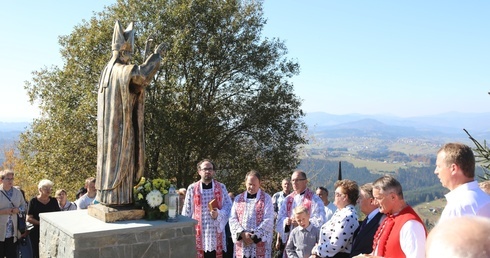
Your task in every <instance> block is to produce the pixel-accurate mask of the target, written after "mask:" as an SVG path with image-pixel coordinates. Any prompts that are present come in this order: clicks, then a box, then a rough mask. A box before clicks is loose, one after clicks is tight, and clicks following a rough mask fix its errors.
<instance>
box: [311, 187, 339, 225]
mask: <svg viewBox="0 0 490 258" xmlns="http://www.w3.org/2000/svg"><path fill="white" fill-rule="evenodd" d="M316 195H318V197H320V199H322V202H323V205H325V207H324V208H325V215H326V216H325V217H326V218H327V221H329V220H330V219H331V218H332V216H333V214H334V213H335V211H336V210H337V206H335V204H333V203H332V202H330V201H329V200H328V190H327V188H325V187H323V186H320V187H318V188H317V189H316Z"/></svg>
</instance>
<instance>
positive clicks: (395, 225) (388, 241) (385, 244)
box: [373, 206, 427, 258]
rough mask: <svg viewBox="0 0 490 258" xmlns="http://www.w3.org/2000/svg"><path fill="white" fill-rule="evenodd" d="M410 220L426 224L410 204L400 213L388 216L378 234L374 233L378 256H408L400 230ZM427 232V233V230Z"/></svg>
mask: <svg viewBox="0 0 490 258" xmlns="http://www.w3.org/2000/svg"><path fill="white" fill-rule="evenodd" d="M409 220H416V221H418V222H420V223H421V224H422V225H424V223H423V222H422V220H421V219H420V217H419V216H418V215H417V213H416V212H415V211H414V210H413V209H412V207H410V206H407V207H405V208H404V209H403V210H401V211H400V213H399V214H398V215H391V214H389V215H387V216H386V219H385V220H384V221H383V224H382V225H381V226H380V227H379V228H378V230H377V231H376V234H374V241H373V251H374V252H376V253H375V254H376V255H377V256H382V257H396V258H403V257H406V256H405V254H404V253H403V251H402V248H401V245H400V230H401V229H402V227H403V225H404V224H405V222H407V221H409ZM424 228H425V227H424ZM425 234H426V235H427V231H426V232H425Z"/></svg>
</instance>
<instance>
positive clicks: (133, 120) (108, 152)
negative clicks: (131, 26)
mask: <svg viewBox="0 0 490 258" xmlns="http://www.w3.org/2000/svg"><path fill="white" fill-rule="evenodd" d="M116 53H117V52H116ZM115 55H116V54H115ZM160 60H161V57H160V55H159V54H152V55H151V56H150V57H149V58H148V59H147V61H146V62H145V63H144V64H142V65H140V66H138V65H126V64H122V63H119V62H118V60H117V59H116V58H115V57H114V56H113V58H112V59H111V61H110V62H109V64H108V65H107V66H106V67H105V68H104V71H103V72H102V75H101V78H100V82H99V90H98V106H97V181H96V188H97V197H96V201H98V202H100V203H102V204H105V205H126V204H132V203H133V186H134V185H135V184H136V183H137V182H138V181H139V179H140V178H141V177H142V176H143V172H144V166H145V139H144V127H143V124H144V117H143V114H144V102H145V86H146V85H147V84H148V83H149V81H150V80H151V79H152V78H153V76H154V75H155V73H156V72H157V71H158V68H159V66H160Z"/></svg>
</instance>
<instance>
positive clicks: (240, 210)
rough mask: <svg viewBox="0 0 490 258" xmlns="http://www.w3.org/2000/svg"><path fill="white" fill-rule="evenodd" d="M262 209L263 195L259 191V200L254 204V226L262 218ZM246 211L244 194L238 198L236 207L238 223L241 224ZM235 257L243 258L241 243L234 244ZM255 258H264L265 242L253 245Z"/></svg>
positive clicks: (263, 205) (263, 203) (258, 223)
mask: <svg viewBox="0 0 490 258" xmlns="http://www.w3.org/2000/svg"><path fill="white" fill-rule="evenodd" d="M264 207H265V194H264V192H262V191H261V193H260V198H259V199H258V200H257V201H256V202H255V208H254V211H255V213H256V215H255V225H256V226H258V225H260V222H262V219H263V218H264V210H265V209H264ZM246 209H247V200H245V193H242V194H240V195H239V196H238V202H237V206H236V213H237V214H238V221H239V222H240V224H241V222H242V218H243V214H244V212H245V210H246ZM245 224H246V222H245ZM236 256H237V257H243V241H238V242H236ZM255 257H256V258H265V242H262V241H260V242H258V243H257V244H255Z"/></svg>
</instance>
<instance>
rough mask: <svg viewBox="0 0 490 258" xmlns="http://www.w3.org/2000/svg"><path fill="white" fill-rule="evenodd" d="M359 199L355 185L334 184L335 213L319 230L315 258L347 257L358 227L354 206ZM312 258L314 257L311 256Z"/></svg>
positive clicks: (340, 182) (314, 250)
mask: <svg viewBox="0 0 490 258" xmlns="http://www.w3.org/2000/svg"><path fill="white" fill-rule="evenodd" d="M358 197H359V187H358V186H357V183H356V182H354V181H352V180H348V179H344V180H340V181H337V183H335V201H334V204H335V206H337V211H336V212H335V213H334V215H333V216H332V218H331V219H330V220H329V221H327V222H326V223H325V224H323V226H322V227H321V229H320V240H319V242H318V244H317V245H316V246H315V247H314V248H313V250H312V254H313V255H316V256H317V257H335V258H343V257H349V254H350V251H351V247H352V237H353V235H354V231H355V230H356V229H357V227H358V226H359V222H358V220H357V213H356V210H355V207H354V206H355V205H356V201H357V198H358ZM313 257H314V256H313Z"/></svg>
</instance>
